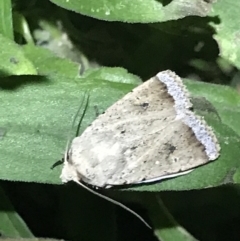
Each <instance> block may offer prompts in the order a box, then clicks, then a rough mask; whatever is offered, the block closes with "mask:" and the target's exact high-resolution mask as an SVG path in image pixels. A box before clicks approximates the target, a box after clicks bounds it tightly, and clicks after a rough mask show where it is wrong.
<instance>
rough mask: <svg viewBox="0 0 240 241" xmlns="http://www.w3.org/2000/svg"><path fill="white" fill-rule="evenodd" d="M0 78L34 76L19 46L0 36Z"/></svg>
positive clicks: (30, 64) (31, 67)
mask: <svg viewBox="0 0 240 241" xmlns="http://www.w3.org/2000/svg"><path fill="white" fill-rule="evenodd" d="M0 43H1V44H0V55H1V58H0V77H1V76H9V75H23V74H36V73H37V72H36V69H35V68H34V66H33V64H32V63H31V61H29V59H27V58H26V57H25V56H24V53H23V51H22V49H21V47H20V46H18V45H17V44H15V43H14V42H13V41H11V40H9V39H8V38H5V37H4V36H3V35H1V34H0Z"/></svg>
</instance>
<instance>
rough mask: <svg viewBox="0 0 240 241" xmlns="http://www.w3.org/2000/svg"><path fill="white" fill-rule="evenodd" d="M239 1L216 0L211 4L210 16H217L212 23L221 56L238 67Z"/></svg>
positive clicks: (239, 64) (239, 62) (239, 66)
mask: <svg viewBox="0 0 240 241" xmlns="http://www.w3.org/2000/svg"><path fill="white" fill-rule="evenodd" d="M239 9H240V2H239V1H235V0H225V1H217V2H216V3H215V4H213V8H212V12H211V14H210V15H211V16H213V17H217V18H219V22H218V23H216V24H212V26H213V27H214V28H215V29H216V34H215V36H214V37H215V39H216V40H217V42H218V44H219V48H220V54H221V56H222V57H224V58H226V59H227V60H229V61H230V62H231V63H233V64H235V65H236V66H237V67H238V68H240V48H239V45H240V33H239V25H240V19H239Z"/></svg>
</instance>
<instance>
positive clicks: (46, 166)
mask: <svg viewBox="0 0 240 241" xmlns="http://www.w3.org/2000/svg"><path fill="white" fill-rule="evenodd" d="M104 69H105V68H104ZM102 71H103V70H102ZM105 71H107V69H105ZM96 73H100V75H99V77H98V75H95V76H94V75H93V73H92V74H90V75H89V76H88V75H86V77H83V78H67V77H63V76H58V75H56V76H54V75H51V76H49V77H48V78H47V77H38V76H22V77H10V78H5V79H2V80H1V82H0V83H1V84H2V94H1V96H2V98H3V100H4V102H3V105H2V107H1V108H2V109H0V111H1V113H2V118H1V120H0V127H1V129H2V130H4V131H5V134H4V137H3V138H2V140H1V142H0V148H1V151H0V155H1V160H2V163H1V165H2V167H1V169H0V178H1V179H6V180H21V181H33V182H42V183H55V184H59V183H60V179H59V175H60V171H61V166H58V167H56V168H54V169H53V170H52V169H51V166H52V164H54V163H55V162H56V161H58V160H60V159H61V158H62V157H63V153H64V150H65V145H66V142H67V137H68V133H69V131H70V126H71V122H72V117H73V116H74V115H75V113H76V112H77V109H78V107H79V105H80V104H81V101H82V100H83V96H84V94H85V93H86V91H90V92H89V93H90V100H89V106H88V108H87V112H86V116H85V117H84V119H83V123H82V126H81V130H80V133H81V132H82V131H83V130H84V128H85V127H86V126H87V125H89V124H90V123H91V122H92V121H93V120H94V119H95V118H96V109H97V110H98V112H99V113H101V112H103V111H104V110H106V108H107V107H108V106H110V105H111V104H113V103H114V102H115V101H116V100H118V99H119V98H121V97H122V96H123V95H124V94H126V93H127V92H129V91H130V90H131V89H132V88H133V87H134V85H130V84H121V83H115V82H109V81H105V80H103V79H102V78H103V77H105V76H108V77H107V79H110V77H109V76H110V73H111V74H112V75H113V77H112V79H113V80H114V79H115V80H121V77H120V75H122V73H123V71H122V70H121V69H118V68H117V69H115V72H114V71H110V72H109V75H107V73H105V74H104V75H103V74H102V72H101V70H96ZM114 73H115V76H114ZM91 75H92V76H94V78H92V77H91ZM131 78H133V76H132V75H129V79H131ZM3 80H5V85H4V82H3ZM134 81H135V80H134V78H133V82H134ZM186 83H187V86H189V90H190V91H191V90H193V89H194V90H198V94H197V95H198V96H199V95H200V96H201V95H202V96H204V97H205V98H206V99H207V100H208V101H210V103H211V104H212V106H213V109H214V108H215V109H216V110H217V112H218V113H217V112H216V113H215V112H214V111H209V110H205V111H203V110H196V111H198V113H201V114H203V115H204V116H205V119H206V121H207V122H208V123H209V124H210V125H211V126H212V127H213V129H214V130H215V132H216V135H217V137H218V139H219V142H220V145H221V155H220V157H219V159H218V160H216V161H213V162H212V163H209V164H207V165H205V166H202V167H199V168H196V169H195V170H194V171H193V172H191V173H190V174H188V175H185V176H181V177H178V178H174V179H171V180H167V181H164V182H162V183H156V184H150V185H144V186H141V187H136V188H134V190H139V191H161V190H189V189H200V188H206V187H213V186H218V185H222V184H226V183H233V182H234V180H233V175H234V173H235V172H236V171H237V170H238V169H239V165H240V163H239V162H238V153H239V141H240V138H239V135H238V134H236V133H235V132H234V128H235V126H234V125H232V122H228V121H227V116H224V114H222V113H225V112H221V110H224V109H225V108H227V107H228V106H229V104H231V105H232V107H233V106H238V103H239V98H240V97H238V96H237V93H236V92H232V89H231V88H227V87H222V86H217V88H216V85H210V84H204V83H200V82H199V83H198V82H190V81H188V82H186ZM200 86H201V88H200ZM216 89H218V91H216ZM193 92H194V91H193ZM195 92H196V91H195ZM106 93H107V94H106ZM219 93H221V95H220V96H219ZM193 94H195V96H196V93H193ZM224 96H226V98H225V97H224ZM219 101H221V105H216V103H218V102H219ZM225 103H226V104H225ZM215 105H216V106H215ZM5 106H8V108H5ZM201 106H202V104H201ZM229 111H230V110H229ZM218 114H219V116H218ZM223 117H224V118H225V119H224V118H223ZM229 118H230V117H229ZM238 118H239V117H238ZM221 119H222V120H221ZM236 123H237V122H235V124H236ZM75 128H76V125H75V127H74V129H75ZM75 130H76V129H75ZM75 130H73V132H74V131H75ZM131 190H132V189H131Z"/></svg>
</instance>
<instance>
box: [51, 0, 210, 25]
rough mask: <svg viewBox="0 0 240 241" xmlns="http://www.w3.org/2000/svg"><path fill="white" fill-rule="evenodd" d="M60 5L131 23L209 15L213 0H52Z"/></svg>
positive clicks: (95, 15)
mask: <svg viewBox="0 0 240 241" xmlns="http://www.w3.org/2000/svg"><path fill="white" fill-rule="evenodd" d="M51 1H52V2H53V3H55V4H57V5H58V6H60V7H63V8H66V9H68V10H72V11H74V12H78V13H81V14H84V15H87V16H91V17H93V18H97V19H101V20H107V21H122V22H130V23H138V22H140V23H149V22H162V21H168V20H173V19H179V18H184V17H186V16H189V15H196V16H206V15H207V14H208V12H209V10H210V8H211V5H212V3H211V1H210V2H207V1H204V0H173V1H168V3H167V4H166V3H164V4H163V3H162V2H161V1H157V0H148V1H142V0H135V1H128V0H122V1H117V0H107V1H104V0H51Z"/></svg>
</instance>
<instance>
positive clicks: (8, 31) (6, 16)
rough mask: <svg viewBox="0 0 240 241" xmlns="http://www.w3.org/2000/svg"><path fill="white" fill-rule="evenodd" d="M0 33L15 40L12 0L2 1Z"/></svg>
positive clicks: (0, 7) (0, 5) (0, 6)
mask: <svg viewBox="0 0 240 241" xmlns="http://www.w3.org/2000/svg"><path fill="white" fill-rule="evenodd" d="M0 34H2V35H3V36H5V37H7V38H9V39H11V40H13V23H12V1H11V0H4V1H0ZM1 44H2V43H1Z"/></svg>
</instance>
